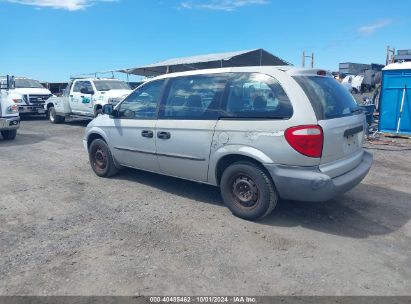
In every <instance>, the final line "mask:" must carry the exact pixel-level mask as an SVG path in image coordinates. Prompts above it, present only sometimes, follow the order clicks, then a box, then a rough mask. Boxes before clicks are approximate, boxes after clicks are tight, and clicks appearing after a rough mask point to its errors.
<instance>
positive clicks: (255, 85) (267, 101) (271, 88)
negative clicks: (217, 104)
mask: <svg viewBox="0 0 411 304" xmlns="http://www.w3.org/2000/svg"><path fill="white" fill-rule="evenodd" d="M292 115H293V108H292V105H291V102H290V100H289V98H288V96H287V94H286V93H285V91H284V89H283V88H282V87H281V85H280V83H279V82H278V81H277V80H276V79H275V78H273V77H272V76H269V75H265V74H259V73H233V74H232V79H231V82H230V85H229V89H228V98H227V103H226V105H225V106H224V107H223V117H225V118H245V119H248V118H250V119H253V118H261V119H288V118H290V117H291V116H292Z"/></svg>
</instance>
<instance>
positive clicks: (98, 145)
mask: <svg viewBox="0 0 411 304" xmlns="http://www.w3.org/2000/svg"><path fill="white" fill-rule="evenodd" d="M89 159H90V164H91V168H92V169H93V171H94V173H96V174H97V175H98V176H100V177H110V176H113V175H115V174H116V173H117V172H118V169H117V167H116V166H115V164H114V160H113V156H112V155H111V151H110V149H109V147H108V145H107V144H106V142H105V141H104V140H102V139H96V140H94V141H93V142H92V143H91V145H90V148H89Z"/></svg>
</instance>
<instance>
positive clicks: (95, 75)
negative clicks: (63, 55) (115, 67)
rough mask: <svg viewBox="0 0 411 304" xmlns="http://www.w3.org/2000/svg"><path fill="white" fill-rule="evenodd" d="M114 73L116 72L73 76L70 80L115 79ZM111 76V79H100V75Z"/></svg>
mask: <svg viewBox="0 0 411 304" xmlns="http://www.w3.org/2000/svg"><path fill="white" fill-rule="evenodd" d="M114 72H115V71H106V72H94V73H85V74H78V75H71V76H70V79H72V80H74V79H85V78H111V79H115V77H114ZM109 73H110V74H111V77H99V76H98V75H101V74H109Z"/></svg>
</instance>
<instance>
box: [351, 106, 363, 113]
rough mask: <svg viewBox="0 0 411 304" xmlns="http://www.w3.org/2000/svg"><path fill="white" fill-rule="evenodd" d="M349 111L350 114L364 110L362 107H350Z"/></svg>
mask: <svg viewBox="0 0 411 304" xmlns="http://www.w3.org/2000/svg"><path fill="white" fill-rule="evenodd" d="M350 112H351V114H355V113H363V112H364V109H363V108H361V107H355V108H350Z"/></svg>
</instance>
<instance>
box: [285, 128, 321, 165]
mask: <svg viewBox="0 0 411 304" xmlns="http://www.w3.org/2000/svg"><path fill="white" fill-rule="evenodd" d="M285 139H286V140H287V141H288V143H289V144H290V146H291V147H293V148H294V149H295V150H296V151H297V152H299V153H301V154H303V155H305V156H309V157H313V158H320V157H321V155H322V153H323V143H324V136H323V129H322V128H321V127H320V126H317V125H308V126H298V127H291V128H289V129H287V130H286V131H285Z"/></svg>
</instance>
